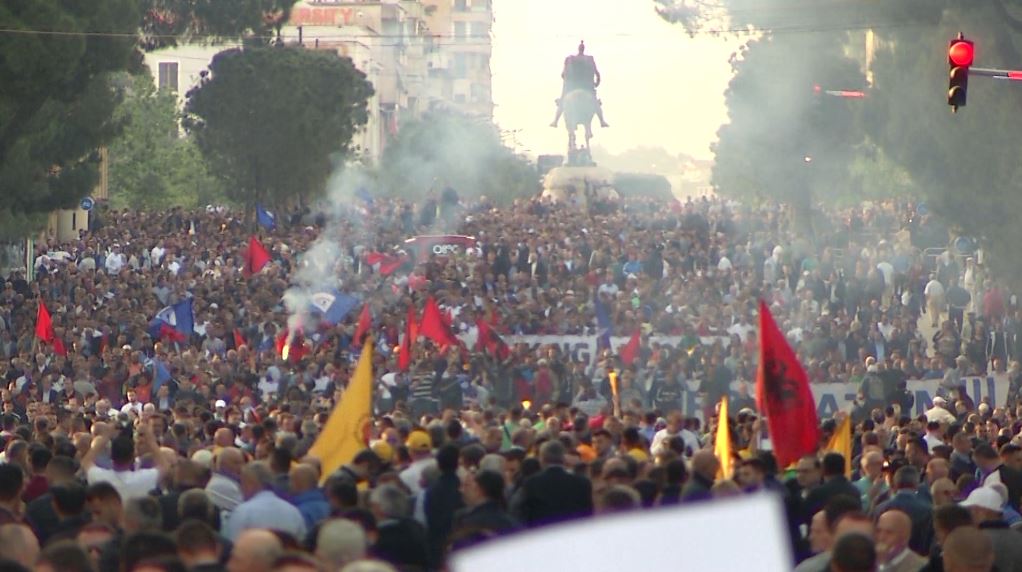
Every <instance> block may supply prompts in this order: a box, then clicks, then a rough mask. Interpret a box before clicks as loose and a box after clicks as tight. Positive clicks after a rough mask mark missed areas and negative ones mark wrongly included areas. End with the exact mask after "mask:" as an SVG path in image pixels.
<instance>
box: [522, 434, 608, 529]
mask: <svg viewBox="0 0 1022 572" xmlns="http://www.w3.org/2000/svg"><path fill="white" fill-rule="evenodd" d="M565 454H566V453H565V448H564V444H563V443H561V442H560V441H547V442H546V443H544V444H543V446H542V447H540V450H539V457H540V462H541V463H542V464H543V470H542V471H540V472H539V474H537V475H535V476H533V477H531V478H529V479H528V480H527V481H525V484H524V485H523V491H522V492H523V494H522V497H521V505H520V506H519V507H517V509H518V510H517V512H518V516H519V520H520V521H521V522H523V523H524V524H525V525H527V526H529V527H530V528H531V527H536V526H542V525H545V524H551V523H554V522H563V521H566V520H571V519H574V518H578V517H584V516H590V515H592V514H593V485H592V483H591V482H590V481H589V479H586V478H585V477H580V476H578V475H574V474H572V473H569V472H568V471H566V470H565V469H564V458H565Z"/></svg>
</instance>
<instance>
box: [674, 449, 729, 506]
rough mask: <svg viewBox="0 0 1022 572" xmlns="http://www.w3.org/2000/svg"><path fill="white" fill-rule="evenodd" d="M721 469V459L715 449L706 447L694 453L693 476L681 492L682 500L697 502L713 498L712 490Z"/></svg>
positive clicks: (684, 501)
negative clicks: (714, 451) (715, 453)
mask: <svg viewBox="0 0 1022 572" xmlns="http://www.w3.org/2000/svg"><path fill="white" fill-rule="evenodd" d="M718 470H720V460H719V459H717V456H716V455H714V454H713V451H707V450H705V449H703V450H700V451H697V452H696V454H695V455H692V478H691V479H689V481H688V483H687V484H686V485H685V488H684V489H683V490H682V492H681V502H683V503H686V502H695V501H701V500H707V499H710V498H712V495H711V494H710V490H711V489H712V488H713V480H714V479H716V478H717V471H718Z"/></svg>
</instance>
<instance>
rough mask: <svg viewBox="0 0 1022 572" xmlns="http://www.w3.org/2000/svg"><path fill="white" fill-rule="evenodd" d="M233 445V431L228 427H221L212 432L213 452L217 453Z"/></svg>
mask: <svg viewBox="0 0 1022 572" xmlns="http://www.w3.org/2000/svg"><path fill="white" fill-rule="evenodd" d="M233 446H234V431H231V430H230V428H228V427H221V428H219V429H217V430H216V433H214V434H213V453H214V454H216V453H219V452H220V451H222V450H223V449H226V448H227V447H233Z"/></svg>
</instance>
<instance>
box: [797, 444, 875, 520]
mask: <svg viewBox="0 0 1022 572" xmlns="http://www.w3.org/2000/svg"><path fill="white" fill-rule="evenodd" d="M822 466H823V484H822V485H820V486H818V487H816V488H815V489H813V490H811V491H809V494H808V495H807V496H806V498H805V501H804V502H803V503H802V514H803V515H808V518H812V515H814V514H816V513H817V512H820V511H821V510H823V507H824V506H825V505H826V504H827V501H829V500H830V499H832V498H834V497H836V496H838V495H848V496H850V497H852V498H856V499H860V498H861V495H860V494H859V489H857V488H855V485H853V484H852V483H850V482H848V478H847V477H845V458H844V455H842V454H841V453H827V454H826V455H824V456H823V463H822Z"/></svg>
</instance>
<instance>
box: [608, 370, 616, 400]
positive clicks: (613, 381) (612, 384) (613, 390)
mask: <svg viewBox="0 0 1022 572" xmlns="http://www.w3.org/2000/svg"><path fill="white" fill-rule="evenodd" d="M607 377H608V378H610V393H611V395H613V396H614V399H617V372H616V371H613V370H611V371H610V372H608V373H607Z"/></svg>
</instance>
